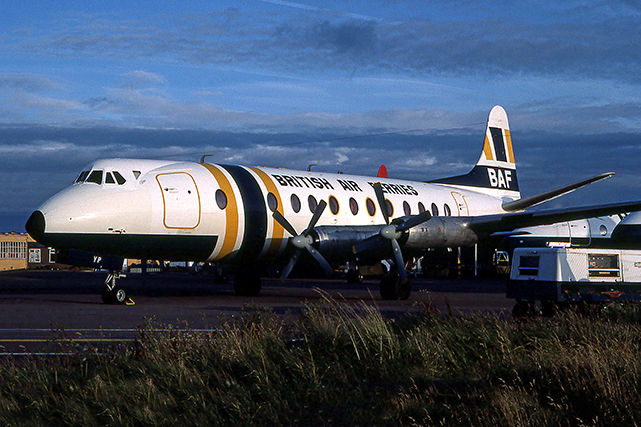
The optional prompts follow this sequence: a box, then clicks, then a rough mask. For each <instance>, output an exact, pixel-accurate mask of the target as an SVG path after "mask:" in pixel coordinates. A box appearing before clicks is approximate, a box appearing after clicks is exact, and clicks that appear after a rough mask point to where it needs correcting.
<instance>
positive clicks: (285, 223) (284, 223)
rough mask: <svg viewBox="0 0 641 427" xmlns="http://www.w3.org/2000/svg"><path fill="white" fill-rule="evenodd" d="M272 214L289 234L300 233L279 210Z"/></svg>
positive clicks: (295, 234)
mask: <svg viewBox="0 0 641 427" xmlns="http://www.w3.org/2000/svg"><path fill="white" fill-rule="evenodd" d="M272 216H273V217H274V219H275V220H276V222H277V223H279V224H280V226H281V227H283V228H284V229H285V230H287V232H288V233H289V234H291V235H292V236H297V235H298V233H297V232H296V230H295V229H294V227H293V226H292V225H291V224H290V223H289V221H287V218H285V217H284V216H283V214H281V213H280V212H279V211H277V210H276V211H274V213H273V214H272Z"/></svg>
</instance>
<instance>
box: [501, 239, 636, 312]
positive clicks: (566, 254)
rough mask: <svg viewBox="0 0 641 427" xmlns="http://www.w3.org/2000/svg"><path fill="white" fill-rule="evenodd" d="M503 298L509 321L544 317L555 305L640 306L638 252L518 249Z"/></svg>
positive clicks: (592, 249) (570, 248)
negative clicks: (537, 311)
mask: <svg viewBox="0 0 641 427" xmlns="http://www.w3.org/2000/svg"><path fill="white" fill-rule="evenodd" d="M507 297H508V298H513V299H515V300H516V305H515V306H514V310H513V312H512V314H513V316H514V317H522V316H528V315H531V314H533V313H534V307H535V302H536V301H541V308H542V311H543V314H549V313H552V312H554V310H555V309H556V307H558V306H559V305H569V304H571V303H578V302H586V303H604V302H608V301H615V300H616V301H639V300H641V251H640V250H623V249H596V248H576V247H575V248H573V247H542V248H517V249H515V250H514V254H513V255H512V267H511V271H510V279H509V280H508V284H507Z"/></svg>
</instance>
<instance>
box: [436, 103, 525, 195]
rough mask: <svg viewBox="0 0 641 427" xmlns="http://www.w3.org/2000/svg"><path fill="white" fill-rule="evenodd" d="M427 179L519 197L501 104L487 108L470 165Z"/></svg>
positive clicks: (506, 122) (509, 141)
mask: <svg viewBox="0 0 641 427" xmlns="http://www.w3.org/2000/svg"><path fill="white" fill-rule="evenodd" d="M431 182H432V183H435V184H447V185H452V186H456V187H465V188H469V189H470V190H474V191H478V192H482V193H485V194H490V195H492V196H496V197H504V198H509V199H513V200H516V199H519V198H520V197H521V196H520V192H519V183H518V180H517V176H516V162H515V160H514V150H513V148H512V137H511V135H510V126H509V123H508V120H507V113H506V112H505V110H504V109H503V107H501V106H499V105H497V106H495V107H494V108H492V110H491V111H490V114H489V116H488V119H487V126H486V128H485V140H484V142H483V150H482V151H481V157H480V158H479V160H478V162H477V163H476V165H475V166H474V168H473V169H472V170H471V171H470V172H469V173H467V174H465V175H459V176H454V177H450V178H444V179H439V180H435V181H431ZM470 187H471V188H470Z"/></svg>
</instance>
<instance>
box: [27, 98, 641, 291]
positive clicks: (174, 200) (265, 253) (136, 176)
mask: <svg viewBox="0 0 641 427" xmlns="http://www.w3.org/2000/svg"><path fill="white" fill-rule="evenodd" d="M206 157H207V156H203V157H202V158H201V159H200V161H199V162H185V161H161V160H144V159H143V160H138V159H104V160H97V161H95V162H93V163H91V164H89V165H88V166H86V167H85V168H83V169H82V171H81V172H80V174H79V175H78V176H77V178H76V179H75V180H74V182H73V184H72V185H71V186H70V187H68V188H66V189H64V190H62V191H61V192H59V193H58V194H56V195H54V196H53V197H51V198H50V199H49V200H47V201H45V202H44V203H43V204H41V205H40V206H39V207H38V208H37V209H36V210H35V211H34V212H33V213H32V214H31V216H30V218H29V219H28V221H27V223H26V230H27V231H28V233H29V234H30V235H31V236H32V237H33V238H34V239H35V240H36V241H38V242H40V243H42V244H44V245H47V246H51V247H54V248H57V249H58V250H59V251H60V252H61V253H65V254H67V257H68V260H69V261H68V262H69V263H75V264H78V265H89V266H94V267H101V268H105V269H108V270H110V271H111V273H110V274H109V276H108V277H107V280H106V281H105V288H104V291H103V294H102V296H103V301H104V302H105V303H123V302H124V301H125V299H126V293H125V290H124V289H123V288H122V286H120V285H117V284H116V278H118V277H119V273H118V272H119V269H120V267H121V266H122V260H123V258H138V259H159V260H173V261H182V260H185V261H187V260H188V261H202V262H210V263H222V264H225V265H227V266H229V267H230V268H231V269H232V270H233V271H234V272H235V276H236V277H235V280H234V289H235V292H236V294H237V295H245V296H253V295H258V294H259V292H260V290H261V280H260V272H261V267H263V266H265V265H268V264H272V265H273V264H275V265H278V266H281V267H282V270H281V279H283V280H285V279H286V278H287V277H288V276H289V274H290V273H291V271H292V269H293V268H294V265H295V264H296V262H297V260H298V258H299V257H300V255H301V254H302V253H304V252H305V253H309V254H310V255H311V256H312V258H313V260H315V262H317V263H318V265H320V266H321V267H322V269H323V270H324V271H325V272H326V273H330V272H331V270H332V264H331V263H336V262H341V261H345V260H351V261H353V262H357V263H367V262H372V261H380V260H391V261H393V264H394V265H395V269H394V268H393V269H391V271H390V272H389V274H387V275H386V276H384V277H383V279H382V280H381V284H380V292H381V296H382V297H383V298H384V299H407V298H408V297H409V295H410V292H411V286H410V283H409V281H408V279H407V272H406V260H407V259H408V257H413V256H421V254H423V253H425V252H426V251H428V250H431V249H433V248H446V247H460V246H472V245H475V244H476V243H477V242H479V241H482V240H483V239H486V238H488V237H490V236H492V235H497V234H500V233H509V232H511V231H512V230H514V229H516V228H522V227H529V226H536V225H542V224H552V223H556V222H561V221H572V220H576V219H582V218H587V217H596V216H604V215H614V214H617V213H621V212H631V211H637V210H641V201H637V202H627V203H616V204H607V205H600V206H588V207H574V208H566V209H554V210H539V211H528V209H529V208H531V207H533V206H537V205H539V204H541V203H543V202H545V201H548V200H551V199H553V198H556V197H559V196H561V195H563V194H566V193H569V192H571V191H574V190H575V189H577V188H579V187H583V186H585V185H588V184H591V183H593V182H597V181H600V180H602V179H605V178H608V177H610V176H612V175H613V173H604V174H600V175H597V176H595V177H592V178H588V179H585V180H582V181H580V182H577V183H574V184H570V185H566V186H563V187H560V188H557V189H555V190H551V191H547V192H544V193H541V194H538V195H535V196H532V197H526V198H522V197H521V194H520V191H519V182H518V179H517V173H516V162H515V156H514V151H513V147H512V139H511V135H510V129H509V124H508V119H507V114H506V112H505V110H504V109H503V108H502V107H500V106H495V107H494V108H492V110H491V111H490V114H489V117H488V121H487V125H486V132H485V138H484V141H483V146H482V150H481V156H480V158H479V160H478V162H477V163H476V165H475V166H474V167H473V169H472V170H471V171H470V172H469V173H467V174H464V175H460V176H454V177H450V178H444V179H438V180H434V181H430V182H418V181H407V180H401V179H394V178H387V177H386V172H385V171H379V176H376V177H366V176H356V175H347V174H340V173H338V174H333V173H325V172H316V171H309V170H308V171H299V170H289V169H278V168H272V167H248V166H238V165H226V164H213V163H207V162H205V158H206ZM118 265H120V267H119V266H118Z"/></svg>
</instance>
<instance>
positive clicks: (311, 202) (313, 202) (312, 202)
mask: <svg viewBox="0 0 641 427" xmlns="http://www.w3.org/2000/svg"><path fill="white" fill-rule="evenodd" d="M307 204H308V205H309V211H310V212H311V213H314V212H316V207H317V206H318V202H317V201H316V197H314V196H311V195H310V196H309V198H308V199H307Z"/></svg>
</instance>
